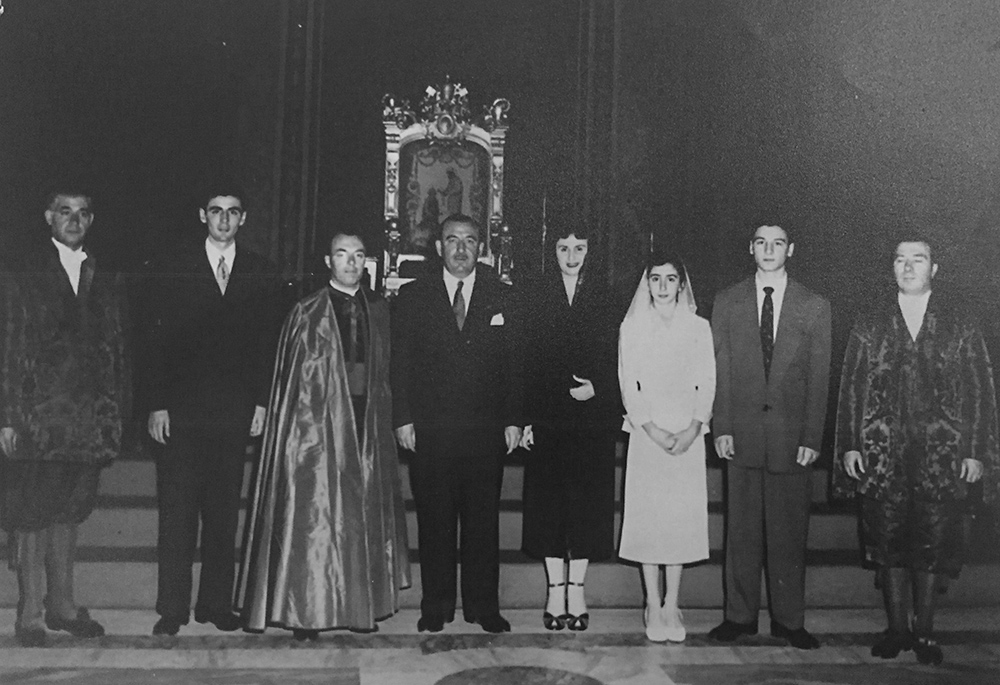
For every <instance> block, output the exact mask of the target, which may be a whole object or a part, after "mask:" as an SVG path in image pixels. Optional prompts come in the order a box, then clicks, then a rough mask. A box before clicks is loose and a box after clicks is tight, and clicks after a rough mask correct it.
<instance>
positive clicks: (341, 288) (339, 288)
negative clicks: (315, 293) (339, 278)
mask: <svg viewBox="0 0 1000 685" xmlns="http://www.w3.org/2000/svg"><path fill="white" fill-rule="evenodd" d="M330 287H331V288H333V289H334V290H336V291H337V292H338V293H343V294H345V295H347V296H348V297H353V296H354V295H357V294H358V292H360V290H361V284H360V283H358V284H357V285H356V286H354V289H353V290H352V289H350V288H348V287H347V286H345V285H341V284H340V283H337V282H336V281H335V280H333V279H332V278H331V279H330Z"/></svg>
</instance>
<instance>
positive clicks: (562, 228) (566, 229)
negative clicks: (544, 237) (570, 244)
mask: <svg viewBox="0 0 1000 685" xmlns="http://www.w3.org/2000/svg"><path fill="white" fill-rule="evenodd" d="M552 223H553V224H555V226H554V227H553V228H552V229H551V230H550V232H549V235H551V236H552V240H553V242H554V241H556V240H564V239H566V238H569V237H570V236H575V237H576V238H578V239H579V240H590V233H591V231H590V227H589V226H587V225H586V224H585V223H583V222H582V221H574V220H557V221H553V222H552Z"/></svg>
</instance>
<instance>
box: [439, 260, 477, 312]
mask: <svg viewBox="0 0 1000 685" xmlns="http://www.w3.org/2000/svg"><path fill="white" fill-rule="evenodd" d="M459 280H461V281H462V283H464V284H465V285H463V286H462V299H464V300H465V313H466V314H468V313H469V303H470V302H472V289H473V288H475V287H476V270H475V269H473V270H472V273H471V274H469V275H468V276H466V277H465V278H462V279H458V278H455V277H454V276H452V275H451V274H450V273H448V270H447V269H445V270H444V287H445V288H446V289H447V290H448V304H451V303H452V302H454V301H455V291H456V290H458V282H459Z"/></svg>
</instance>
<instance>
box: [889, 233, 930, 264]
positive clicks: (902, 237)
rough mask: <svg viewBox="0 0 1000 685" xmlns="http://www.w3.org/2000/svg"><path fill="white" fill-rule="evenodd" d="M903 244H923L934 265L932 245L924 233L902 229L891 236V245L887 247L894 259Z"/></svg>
mask: <svg viewBox="0 0 1000 685" xmlns="http://www.w3.org/2000/svg"><path fill="white" fill-rule="evenodd" d="M903 243H923V244H924V245H926V246H927V251H928V252H929V253H930V257H931V264H936V262H935V261H934V243H933V242H932V241H931V239H930V238H928V237H927V236H926V235H925V234H924V233H921V232H920V231H917V230H915V229H910V228H903V229H900V230H899V231H897V232H896V233H895V235H894V236H893V239H892V245H890V246H889V249H891V250H892V255H893V257H894V258H895V255H896V250H897V249H898V248H899V246H900V245H902V244H903Z"/></svg>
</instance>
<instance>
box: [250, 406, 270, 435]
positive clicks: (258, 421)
mask: <svg viewBox="0 0 1000 685" xmlns="http://www.w3.org/2000/svg"><path fill="white" fill-rule="evenodd" d="M266 418H267V409H264V407H262V406H260V405H259V404H258V405H257V406H256V407H254V410H253V421H251V422H250V437H251V438H256V437H257V436H258V435H260V434H261V433H263V432H264V419H266Z"/></svg>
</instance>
